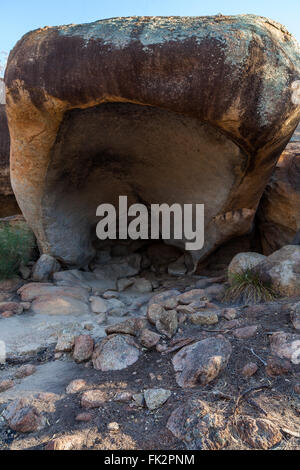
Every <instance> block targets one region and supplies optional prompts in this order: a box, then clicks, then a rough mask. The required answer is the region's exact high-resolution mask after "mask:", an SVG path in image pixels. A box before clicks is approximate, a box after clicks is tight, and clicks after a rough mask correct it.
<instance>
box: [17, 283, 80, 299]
mask: <svg viewBox="0 0 300 470" xmlns="http://www.w3.org/2000/svg"><path fill="white" fill-rule="evenodd" d="M18 294H19V295H20V296H21V299H22V300H23V301H25V302H32V301H33V300H35V299H37V298H38V297H44V296H45V295H49V294H52V295H54V294H55V295H56V296H60V295H62V296H66V297H74V299H78V300H82V301H83V302H88V300H89V294H88V290H87V289H84V288H82V287H59V286H54V285H53V284H50V283H39V282H38V283H37V282H31V283H29V284H25V285H24V286H23V287H21V288H20V289H19V290H18Z"/></svg>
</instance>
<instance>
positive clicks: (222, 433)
mask: <svg viewBox="0 0 300 470" xmlns="http://www.w3.org/2000/svg"><path fill="white" fill-rule="evenodd" d="M167 428H168V429H169V430H170V431H171V432H172V433H173V434H174V436H176V437H177V438H178V439H181V440H182V441H183V442H184V443H185V445H186V447H187V449H188V450H220V449H222V448H223V447H225V445H226V444H227V442H228V441H229V440H230V430H229V429H228V425H227V423H226V419H225V418H224V417H223V416H222V415H221V414H219V413H215V412H214V411H212V410H211V409H210V408H209V406H208V404H207V403H205V402H203V401H202V400H199V399H190V400H189V401H188V402H187V403H186V404H184V405H182V406H180V407H179V408H177V409H176V410H175V411H173V413H172V415H171V416H170V418H169V420H168V423H167Z"/></svg>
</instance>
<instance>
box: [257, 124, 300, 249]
mask: <svg viewBox="0 0 300 470" xmlns="http://www.w3.org/2000/svg"><path fill="white" fill-rule="evenodd" d="M258 220H259V230H260V234H261V242H262V249H263V252H264V254H266V255H269V254H271V253H273V252H274V251H276V250H278V249H279V248H282V247H283V246H284V245H289V244H291V243H292V242H294V240H295V242H296V243H298V244H299V242H300V239H299V240H298V238H299V235H298V236H297V232H298V231H300V126H298V128H297V129H296V132H295V133H294V135H293V138H292V139H291V142H290V143H289V144H288V145H287V147H286V149H285V150H284V152H283V153H282V155H281V156H280V159H279V161H278V163H277V166H276V169H275V172H274V173H273V175H272V176H271V178H270V181H269V182H268V185H267V187H266V189H265V192H264V194H263V197H262V199H261V203H260V206H259V211H258ZM296 238H297V240H296Z"/></svg>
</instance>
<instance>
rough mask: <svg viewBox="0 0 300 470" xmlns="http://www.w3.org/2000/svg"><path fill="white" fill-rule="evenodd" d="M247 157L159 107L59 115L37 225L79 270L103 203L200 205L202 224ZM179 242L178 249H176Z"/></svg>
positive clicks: (90, 250) (120, 106)
mask: <svg viewBox="0 0 300 470" xmlns="http://www.w3.org/2000/svg"><path fill="white" fill-rule="evenodd" d="M246 161H247V158H246V156H245V154H244V153H243V152H242V151H241V149H240V148H239V147H238V146H237V145H236V144H235V143H233V142H232V141H231V140H229V139H228V138H227V137H226V136H225V135H224V134H223V133H221V132H220V131H219V130H218V129H216V128H214V127H213V126H211V125H210V124H208V123H205V122H200V121H199V120H197V119H194V118H190V117H187V116H184V115H180V114H176V113H173V112H169V111H166V110H163V109H159V108H155V107H151V106H141V105H137V104H131V103H119V102H116V103H106V104H101V105H99V106H97V107H92V108H88V109H84V110H81V109H74V110H72V111H69V112H67V113H66V114H65V116H64V119H63V122H62V124H61V127H60V130H59V133H58V136H57V139H56V142H55V145H54V147H53V149H52V156H51V162H50V165H49V167H48V171H47V176H46V186H45V192H44V195H43V201H42V209H43V224H44V229H45V231H46V235H47V240H48V241H49V243H50V249H51V252H52V254H53V255H54V256H55V257H56V258H58V259H60V260H62V261H63V262H64V263H66V264H67V265H70V266H72V265H74V266H75V265H76V266H84V265H85V264H86V263H87V262H88V261H89V260H91V258H92V257H93V255H94V253H95V249H94V246H93V243H92V241H93V240H92V238H93V237H91V232H93V230H94V228H95V226H96V224H97V222H98V221H99V218H98V217H97V216H96V209H97V207H98V206H99V205H100V204H102V203H111V204H113V205H114V206H115V207H118V198H119V196H120V195H126V196H127V197H128V205H131V204H133V203H136V202H142V203H144V204H147V205H148V206H149V205H150V204H155V203H156V204H162V203H166V204H169V205H172V204H173V203H179V204H181V205H183V204H196V203H198V204H205V222H206V223H208V222H209V221H210V220H211V219H212V218H213V217H214V216H216V215H217V213H218V212H219V211H220V209H221V208H222V207H223V206H224V205H225V204H226V201H227V200H228V197H229V195H230V192H231V191H232V189H233V188H234V187H235V186H236V185H237V184H239V182H240V179H241V177H242V171H241V168H242V167H243V166H245V164H246ZM177 244H178V243H177Z"/></svg>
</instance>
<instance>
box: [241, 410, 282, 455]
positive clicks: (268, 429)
mask: <svg viewBox="0 0 300 470" xmlns="http://www.w3.org/2000/svg"><path fill="white" fill-rule="evenodd" d="M237 429H238V433H239V435H240V437H241V439H242V440H243V441H244V442H246V443H247V444H249V446H250V447H252V448H253V449H263V450H267V449H270V448H271V447H273V446H274V445H276V444H278V443H279V442H280V441H281V439H282V434H281V432H280V430H279V429H278V426H276V425H275V424H274V423H272V422H271V421H269V420H267V419H262V418H257V419H255V418H252V417H250V416H241V417H240V418H239V419H238V422H237Z"/></svg>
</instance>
